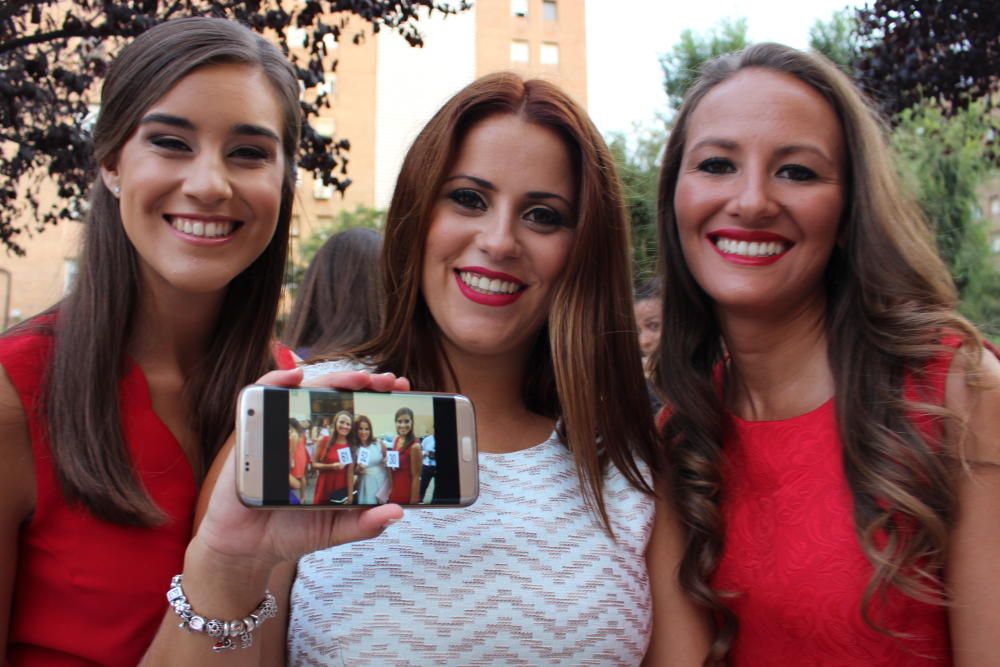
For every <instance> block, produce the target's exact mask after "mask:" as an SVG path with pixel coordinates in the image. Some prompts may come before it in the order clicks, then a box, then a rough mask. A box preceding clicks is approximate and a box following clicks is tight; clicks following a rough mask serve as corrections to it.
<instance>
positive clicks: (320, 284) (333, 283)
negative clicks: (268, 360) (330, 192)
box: [283, 227, 383, 357]
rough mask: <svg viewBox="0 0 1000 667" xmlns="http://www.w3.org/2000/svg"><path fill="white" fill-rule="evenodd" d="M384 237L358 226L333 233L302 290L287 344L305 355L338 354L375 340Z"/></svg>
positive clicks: (289, 322) (303, 283)
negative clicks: (379, 262) (379, 270)
mask: <svg viewBox="0 0 1000 667" xmlns="http://www.w3.org/2000/svg"><path fill="white" fill-rule="evenodd" d="M381 251H382V237H381V235H379V233H378V232H377V231H375V230H374V229H366V228H363V227H358V228H355V229H348V230H346V231H343V232H339V233H337V234H334V235H333V236H332V237H330V238H329V239H328V240H327V242H326V243H324V244H323V247H322V248H320V249H319V252H317V253H316V256H315V257H313V260H312V262H311V263H310V264H309V269H308V270H307V271H306V276H305V279H304V280H303V281H302V287H300V288H299V293H298V296H297V297H296V299H295V305H294V306H293V307H292V314H291V315H290V316H289V317H288V326H287V327H286V330H285V335H284V336H283V338H284V340H285V343H287V344H288V346H289V347H290V348H292V349H293V350H296V351H297V352H298V351H300V350H308V354H307V355H304V356H311V357H314V356H324V355H333V354H336V353H338V352H343V351H344V350H347V349H350V348H352V347H355V346H357V345H360V344H361V343H364V342H366V341H369V340H371V339H372V338H373V337H374V336H375V334H376V333H377V332H378V329H379V326H380V325H381V323H382V301H383V298H382V281H381V279H380V276H379V272H378V256H379V253H380V252H381Z"/></svg>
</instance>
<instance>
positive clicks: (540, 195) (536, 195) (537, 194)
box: [527, 192, 573, 209]
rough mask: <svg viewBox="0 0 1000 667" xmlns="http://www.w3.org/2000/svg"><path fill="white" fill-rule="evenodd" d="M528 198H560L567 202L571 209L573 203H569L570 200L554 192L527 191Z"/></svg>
mask: <svg viewBox="0 0 1000 667" xmlns="http://www.w3.org/2000/svg"><path fill="white" fill-rule="evenodd" d="M527 196H528V199H558V200H559V201H561V202H562V203H564V204H566V206H568V207H569V208H570V209H572V208H573V205H572V204H570V203H569V200H568V199H566V198H565V197H563V196H562V195H557V194H556V193H554V192H529V193H527Z"/></svg>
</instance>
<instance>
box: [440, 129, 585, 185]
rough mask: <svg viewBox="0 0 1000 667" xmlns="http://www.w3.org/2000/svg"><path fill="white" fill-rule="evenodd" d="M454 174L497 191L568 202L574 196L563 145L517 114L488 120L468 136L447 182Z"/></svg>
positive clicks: (570, 168)
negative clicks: (539, 193) (556, 197)
mask: <svg viewBox="0 0 1000 667" xmlns="http://www.w3.org/2000/svg"><path fill="white" fill-rule="evenodd" d="M455 174H467V175H473V176H476V177H478V178H484V179H486V180H488V181H490V182H491V183H493V184H494V185H496V186H497V188H498V189H509V190H512V191H537V190H540V191H546V192H552V193H555V194H558V195H561V196H563V197H565V198H566V199H568V200H569V201H574V200H575V196H576V190H575V183H574V182H575V178H574V174H573V164H572V160H571V158H570V153H569V150H568V148H567V147H566V143H565V141H564V139H563V138H562V137H561V136H560V135H559V134H557V133H556V132H555V130H552V129H549V128H547V127H544V126H542V125H538V124H537V123H532V122H528V121H525V120H523V119H522V118H520V117H519V116H516V115H514V114H502V115H494V116H489V117H487V118H485V119H483V120H481V121H479V122H478V123H476V124H475V125H473V126H472V127H471V128H470V129H469V130H468V132H467V133H466V134H465V137H464V138H463V139H462V143H461V144H459V147H458V153H457V155H456V156H455V160H454V165H453V166H452V168H451V170H450V173H449V176H451V175H455Z"/></svg>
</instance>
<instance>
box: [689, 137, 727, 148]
mask: <svg viewBox="0 0 1000 667" xmlns="http://www.w3.org/2000/svg"><path fill="white" fill-rule="evenodd" d="M702 146H717V147H718V148H724V149H726V150H733V149H735V148H736V142H735V141H730V140H729V139H720V138H718V137H708V138H707V139H702V140H701V141H699V142H698V143H696V144H695V145H694V146H692V147H691V148H690V149H689V150H691V151H695V150H698V149H699V148H701V147H702Z"/></svg>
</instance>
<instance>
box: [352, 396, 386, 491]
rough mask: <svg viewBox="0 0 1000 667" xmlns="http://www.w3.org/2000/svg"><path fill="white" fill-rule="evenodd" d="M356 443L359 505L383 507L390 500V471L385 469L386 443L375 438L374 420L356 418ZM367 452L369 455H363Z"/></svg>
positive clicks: (365, 417) (360, 416) (361, 417)
mask: <svg viewBox="0 0 1000 667" xmlns="http://www.w3.org/2000/svg"><path fill="white" fill-rule="evenodd" d="M354 441H355V442H356V443H357V445H358V455H359V458H358V462H357V464H356V465H355V469H356V470H357V472H358V504H359V505H381V504H383V503H385V502H387V501H388V499H389V484H390V478H389V471H388V469H386V467H385V455H386V446H385V443H384V442H382V441H381V440H380V439H378V438H376V437H375V429H374V428H373V427H372V420H371V419H369V418H368V417H367V416H365V415H357V416H356V417H355V418H354ZM363 452H367V453H363Z"/></svg>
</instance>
